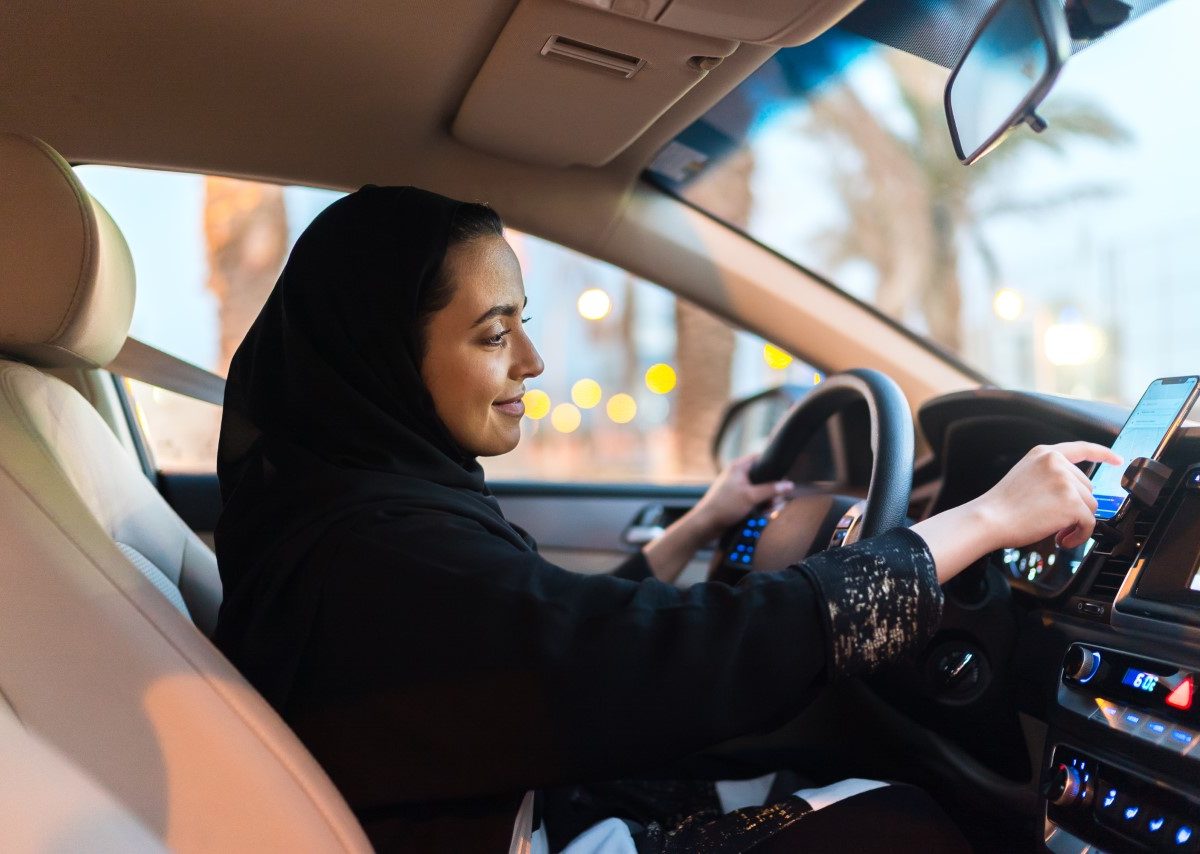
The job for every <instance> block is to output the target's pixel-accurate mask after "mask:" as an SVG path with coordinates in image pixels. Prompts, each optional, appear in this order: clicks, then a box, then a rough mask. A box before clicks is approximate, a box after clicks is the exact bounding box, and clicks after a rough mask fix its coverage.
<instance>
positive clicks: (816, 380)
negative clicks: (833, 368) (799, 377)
mask: <svg viewBox="0 0 1200 854" xmlns="http://www.w3.org/2000/svg"><path fill="white" fill-rule="evenodd" d="M823 379H825V378H824V377H823V376H821V372H820V371H813V385H820V384H821V380H823Z"/></svg>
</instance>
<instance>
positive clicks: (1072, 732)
mask: <svg viewBox="0 0 1200 854" xmlns="http://www.w3.org/2000/svg"><path fill="white" fill-rule="evenodd" d="M1126 414H1127V411H1126V410H1123V409H1121V408H1118V407H1114V406H1109V405H1107V404H1099V403H1091V402H1087V401H1078V400H1073V399H1065V398H1055V397H1053V396H1048V395H1040V394H1033V393H1020V392H1010V391H1004V390H999V389H981V390H978V391H974V392H963V393H956V394H953V395H947V396H945V397H941V398H937V399H935V400H933V401H930V402H929V403H928V404H926V406H924V407H923V408H922V409H921V411H920V412H919V413H918V420H919V423H920V425H921V429H922V431H923V433H924V435H925V437H926V440H927V441H928V443H929V445H930V448H931V454H930V458H929V459H927V460H925V461H924V462H923V463H922V465H920V466H919V468H918V483H917V484H916V486H915V488H914V495H922V496H925V498H923V502H924V503H923V506H922V507H920V508H919V513H914V514H913V515H914V516H917V517H919V516H923V515H927V514H932V513H936V512H938V511H940V510H942V509H945V508H948V507H952V506H955V505H957V504H960V503H962V502H964V501H967V500H970V499H972V498H974V497H976V496H978V495H981V494H982V493H983V492H985V491H987V489H989V488H990V487H991V486H992V485H994V484H995V483H996V482H997V481H998V480H999V479H1000V478H1001V477H1003V475H1004V474H1005V473H1006V472H1007V471H1008V470H1009V469H1010V468H1011V467H1012V465H1013V464H1015V463H1016V461H1017V460H1019V459H1020V458H1021V457H1022V456H1023V455H1024V454H1025V453H1026V452H1027V451H1028V450H1029V449H1030V448H1032V447H1033V446H1034V445H1037V444H1051V443H1055V442H1061V441H1070V440H1074V439H1085V440H1088V441H1093V442H1098V443H1102V444H1112V442H1113V440H1114V438H1115V437H1116V435H1117V432H1118V431H1119V430H1120V427H1121V424H1122V423H1123V421H1124V418H1125V416H1126ZM1163 463H1164V465H1165V466H1166V468H1165V469H1163V470H1162V472H1160V474H1163V477H1162V479H1161V480H1160V481H1159V482H1157V483H1155V484H1154V485H1155V486H1156V487H1157V488H1155V489H1150V488H1146V489H1143V490H1141V491H1140V492H1139V496H1140V501H1139V502H1138V503H1136V504H1135V505H1134V507H1133V509H1132V510H1131V512H1129V513H1127V514H1126V515H1125V517H1124V518H1123V519H1122V520H1121V521H1120V522H1119V523H1117V524H1116V525H1113V526H1110V527H1108V528H1107V529H1100V530H1099V532H1098V534H1097V535H1096V536H1095V537H1094V538H1093V539H1092V540H1090V541H1088V543H1086V544H1084V546H1081V547H1080V548H1078V549H1073V550H1067V549H1062V548H1060V547H1058V546H1056V544H1055V542H1054V541H1053V539H1052V538H1051V539H1048V540H1045V541H1042V542H1039V543H1030V544H1026V545H1021V546H1013V547H1010V548H1005V549H1002V550H1000V551H997V552H995V553H993V554H991V555H988V556H987V557H986V558H984V559H983V560H981V561H980V562H979V563H978V564H977V565H976V566H973V567H972V568H971V569H969V570H968V571H967V572H964V573H963V574H962V576H960V577H959V578H956V579H955V580H954V581H952V582H950V584H948V585H947V588H946V600H947V604H946V613H945V615H944V618H943V624H942V628H941V631H940V633H939V636H938V637H935V639H934V642H933V643H931V644H930V648H929V651H928V653H927V656H928V658H929V660H928V661H926V662H924V663H917V664H915V665H914V666H913V667H911V668H909V669H908V670H904V669H901V670H899V671H898V672H897V673H893V674H891V675H890V676H889V677H888V678H885V679H884V680H882V681H881V683H880V685H879V686H878V689H879V691H880V692H881V694H883V696H884V697H885V698H886V699H888V700H889V701H890V702H892V703H893V704H894V705H896V706H897V707H899V708H901V709H902V710H903V711H906V712H908V713H909V714H910V715H911V716H912V717H915V718H917V719H918V720H920V721H922V722H923V723H925V724H926V725H927V726H928V727H929V728H930V729H932V730H934V731H935V732H937V733H939V735H942V736H944V737H946V738H949V739H950V740H951V741H954V742H956V743H957V744H958V745H959V746H961V747H962V748H963V749H964V750H965V751H966V753H967V754H969V755H970V756H971V757H972V758H973V759H975V760H978V761H979V762H980V763H981V764H982V765H984V766H986V767H987V768H988V769H989V771H994V772H997V773H998V774H999V775H1001V776H1002V777H1003V778H1005V779H1007V780H1010V781H1012V783H1013V785H1012V786H1011V787H1009V788H1006V787H1005V786H1004V785H1001V784H991V790H990V791H989V796H990V797H992V798H993V799H994V800H1000V799H1006V802H1007V803H1009V804H1012V805H1013V806H1014V809H1016V810H1018V811H1024V812H1025V813H1027V814H1028V817H1029V818H1030V819H1031V821H1030V826H1036V828H1037V829H1036V833H1037V835H1038V836H1039V837H1040V838H1041V839H1042V846H1041V850H1050V851H1055V852H1063V854H1066V852H1071V854H1075V852H1078V854H1083V852H1085V851H1087V852H1094V851H1113V852H1124V851H1130V852H1143V851H1180V852H1200V427H1196V426H1195V425H1187V424H1185V426H1184V427H1183V429H1181V430H1180V431H1179V432H1178V433H1177V434H1176V437H1175V439H1174V441H1173V442H1172V443H1171V445H1170V446H1169V447H1168V448H1167V449H1166V452H1165V454H1164V457H1163ZM922 480H923V481H924V482H923V483H922V482H921V481H922ZM963 661H967V662H969V664H968V665H966V666H964V667H959V668H958V670H955V669H954V668H956V667H958V664H959V663H960V662H963ZM931 662H932V663H931ZM939 662H940V663H943V664H944V663H945V662H949V663H950V671H952V672H954V673H956V674H957V673H958V672H959V670H964V669H966V670H969V669H971V668H977V670H976V672H975V673H974V675H973V676H971V681H970V686H971V687H970V690H967V691H965V692H964V690H963V688H962V685H961V684H960V685H957V686H956V685H954V684H952V683H949V682H947V680H946V679H945V673H946V672H947V671H946V670H945V669H942V670H939V664H938V663H939ZM913 685H921V686H922V688H923V690H921V691H916V692H914V691H913V690H912V687H913ZM1013 720H1020V721H1021V726H1020V728H1019V730H1020V731H1019V732H1018V731H1016V730H1014V726H1013V723H1012V722H1013ZM1031 744H1032V745H1033V748H1034V749H1032V750H1031V751H1022V750H1021V748H1022V747H1025V748H1028V747H1029V746H1030V745H1031ZM1018 753H1021V754H1023V755H1022V756H1018V755H1017V754H1018ZM1025 755H1029V757H1030V758H1029V759H1028V760H1026V759H1025V758H1024V756H1025ZM1022 784H1023V789H1024V791H1025V793H1026V794H1028V795H1029V797H1028V798H1025V799H1024V800H1022V799H1021V798H1020V797H1019V792H1020V790H1021V789H1022ZM1004 848H1005V844H1001V845H1000V848H998V849H997V850H1004ZM1013 850H1015V849H1013Z"/></svg>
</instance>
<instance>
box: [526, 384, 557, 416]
mask: <svg viewBox="0 0 1200 854" xmlns="http://www.w3.org/2000/svg"><path fill="white" fill-rule="evenodd" d="M521 400H523V401H524V402H525V417H526V418H532V419H533V420H534V421H537V420H538V419H539V418H545V417H546V415H547V414H548V413H549V412H550V395H548V394H546V392H544V391H542V390H541V389H540V388H531V389H530V390H529V391H527V392H525V396H524V397H522V398H521Z"/></svg>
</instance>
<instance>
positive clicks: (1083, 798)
mask: <svg viewBox="0 0 1200 854" xmlns="http://www.w3.org/2000/svg"><path fill="white" fill-rule="evenodd" d="M1091 793H1092V792H1091V786H1089V785H1088V784H1087V783H1084V782H1083V778H1082V777H1080V775H1079V769H1078V768H1072V767H1071V766H1069V765H1066V764H1064V763H1061V762H1060V763H1059V765H1058V768H1057V769H1056V770H1055V772H1054V779H1053V780H1052V781H1051V782H1050V790H1049V791H1048V792H1047V793H1046V798H1047V799H1048V800H1049V801H1050V803H1052V804H1054V805H1055V806H1060V807H1072V806H1075V805H1076V804H1086V803H1087V801H1088V798H1089V796H1090V795H1091Z"/></svg>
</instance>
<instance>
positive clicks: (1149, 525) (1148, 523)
mask: <svg viewBox="0 0 1200 854" xmlns="http://www.w3.org/2000/svg"><path fill="white" fill-rule="evenodd" d="M1170 495H1171V493H1170V491H1168V490H1167V489H1165V488H1164V489H1163V491H1162V492H1161V493H1160V494H1159V496H1158V500H1157V501H1155V502H1154V506H1153V507H1149V508H1147V509H1145V510H1143V511H1142V512H1141V513H1139V514H1138V515H1137V519H1136V520H1135V521H1134V523H1133V536H1134V539H1135V540H1136V541H1137V547H1138V548H1139V549H1140V548H1141V547H1142V543H1144V542H1146V538H1147V537H1149V536H1150V532H1151V531H1153V530H1154V526H1155V525H1156V524H1157V523H1158V517H1159V516H1161V515H1162V512H1163V509H1164V508H1165V507H1166V505H1167V500H1168V499H1169V498H1170Z"/></svg>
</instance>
